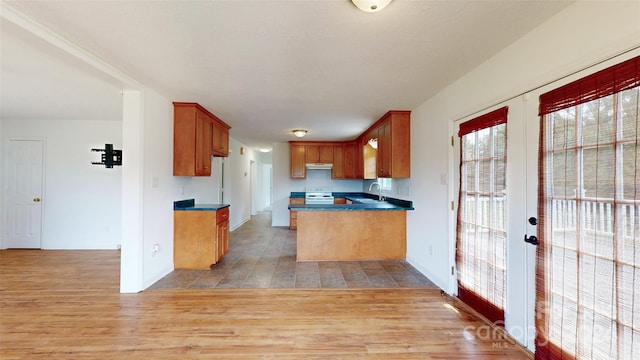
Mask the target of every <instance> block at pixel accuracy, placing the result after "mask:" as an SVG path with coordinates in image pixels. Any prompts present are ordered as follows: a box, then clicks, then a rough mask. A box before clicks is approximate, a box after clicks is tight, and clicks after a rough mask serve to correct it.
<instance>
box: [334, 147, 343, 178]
mask: <svg viewBox="0 0 640 360" xmlns="http://www.w3.org/2000/svg"><path fill="white" fill-rule="evenodd" d="M331 178H332V179H344V146H343V145H342V144H340V145H334V146H333V167H332V168H331Z"/></svg>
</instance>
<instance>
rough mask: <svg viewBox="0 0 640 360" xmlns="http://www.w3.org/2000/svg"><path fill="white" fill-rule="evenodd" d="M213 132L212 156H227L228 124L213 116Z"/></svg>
mask: <svg viewBox="0 0 640 360" xmlns="http://www.w3.org/2000/svg"><path fill="white" fill-rule="evenodd" d="M212 124H213V133H212V140H211V152H212V153H213V156H220V157H227V156H229V128H230V127H229V125H227V124H225V123H224V122H223V121H222V120H220V119H218V118H217V117H215V116H214V117H213V119H212Z"/></svg>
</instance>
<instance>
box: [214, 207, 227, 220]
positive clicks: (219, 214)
mask: <svg viewBox="0 0 640 360" xmlns="http://www.w3.org/2000/svg"><path fill="white" fill-rule="evenodd" d="M228 219H229V208H224V209H220V210H218V211H216V224H219V223H221V222H223V221H226V220H228Z"/></svg>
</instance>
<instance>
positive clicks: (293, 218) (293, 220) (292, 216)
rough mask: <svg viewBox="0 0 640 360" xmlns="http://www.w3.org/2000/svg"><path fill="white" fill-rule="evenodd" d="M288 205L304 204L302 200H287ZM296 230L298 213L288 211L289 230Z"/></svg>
mask: <svg viewBox="0 0 640 360" xmlns="http://www.w3.org/2000/svg"><path fill="white" fill-rule="evenodd" d="M289 204H304V198H289ZM297 228H298V212H297V211H291V210H289V230H295V229H297Z"/></svg>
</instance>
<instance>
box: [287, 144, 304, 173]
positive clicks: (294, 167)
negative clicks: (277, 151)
mask: <svg viewBox="0 0 640 360" xmlns="http://www.w3.org/2000/svg"><path fill="white" fill-rule="evenodd" d="M290 151H291V154H290V158H291V178H292V179H305V178H306V177H307V169H306V167H305V163H306V160H305V152H306V146H304V145H297V144H291V145H290Z"/></svg>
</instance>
